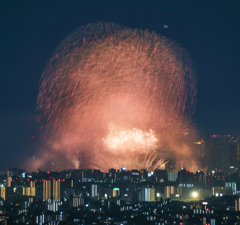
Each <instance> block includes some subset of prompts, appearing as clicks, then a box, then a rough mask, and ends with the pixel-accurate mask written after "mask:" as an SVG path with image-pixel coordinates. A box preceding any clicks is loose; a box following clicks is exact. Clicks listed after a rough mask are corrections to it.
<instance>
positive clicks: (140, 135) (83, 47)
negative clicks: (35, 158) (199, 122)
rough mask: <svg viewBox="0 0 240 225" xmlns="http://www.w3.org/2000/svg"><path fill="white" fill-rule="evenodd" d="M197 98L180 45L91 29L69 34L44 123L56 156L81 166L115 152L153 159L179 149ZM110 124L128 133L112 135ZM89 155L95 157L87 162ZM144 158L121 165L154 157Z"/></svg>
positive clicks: (51, 68)
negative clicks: (153, 154)
mask: <svg viewBox="0 0 240 225" xmlns="http://www.w3.org/2000/svg"><path fill="white" fill-rule="evenodd" d="M195 94H196V89H195V79H194V78H193V76H192V73H191V68H190V60H189V59H188V55H187V54H186V53H185V52H184V50H183V49H181V48H180V47H179V46H177V45H176V44H174V43H173V42H171V41H169V40H167V39H166V38H164V37H161V36H158V35H157V34H155V33H150V32H148V31H142V30H137V29H136V30H131V29H127V28H124V27H122V26H119V25H116V24H114V23H96V24H89V25H87V26H84V27H80V28H79V29H77V30H76V31H75V32H74V33H73V34H71V35H70V36H68V37H67V38H66V39H65V40H64V41H63V42H62V43H61V44H60V45H59V47H58V48H57V50H56V51H55V52H54V54H53V56H52V58H51V59H50V61H49V63H48V65H47V67H46V69H45V71H44V73H43V75H42V79H41V86H40V92H39V96H38V102H37V103H38V107H37V111H38V113H39V116H38V121H39V124H40V128H41V130H42V132H43V134H44V137H45V140H46V141H47V143H48V145H49V148H50V149H51V151H53V152H54V153H55V154H57V153H59V154H60V155H65V156H66V159H68V160H69V161H70V162H72V164H75V167H76V168H78V167H79V165H78V164H79V159H80V158H81V161H82V162H83V161H84V162H85V163H84V165H83V167H90V166H94V165H92V163H93V162H95V161H96V159H95V158H96V157H99V156H100V155H102V154H108V156H109V157H115V156H114V155H112V154H111V152H109V149H111V148H112V149H114V150H115V152H119V155H120V154H125V153H126V150H131V151H133V152H135V153H136V154H141V153H142V152H144V151H147V153H148V154H149V153H150V152H151V151H153V150H154V151H155V150H156V146H159V145H161V148H163V146H171V145H173V143H174V140H176V139H178V137H179V136H180V134H181V133H182V130H183V129H184V128H185V127H188V126H189V121H190V116H191V114H192V112H193V109H194V105H195V102H196V99H195ZM109 124H114V126H115V127H117V128H119V127H121V129H120V130H114V127H112V128H110V129H112V131H111V132H112V133H110V134H109ZM112 126H113V125H112ZM153 131H155V133H154V132H153ZM173 137H174V138H173ZM122 145H124V147H123V146H122ZM110 146H111V148H110ZM140 146H141V147H140ZM123 149H125V150H124V151H122V150H123ZM85 152H90V153H91V154H88V155H86V158H85V159H82V158H84V157H85V154H83V153H85ZM156 154H158V153H157V151H156ZM76 155H79V157H76ZM119 155H118V156H119ZM138 158H139V160H138V162H134V159H133V157H129V158H128V159H126V158H124V159H121V157H118V159H115V160H119V162H120V161H121V160H125V161H127V160H128V161H131V160H132V163H129V165H131V166H130V167H134V163H135V164H136V163H137V164H138V165H140V164H141V160H143V161H144V160H147V159H146V158H145V157H143V159H141V158H142V157H140V156H139V157H138ZM140 159H141V160H140ZM98 160H100V159H99V158H98ZM86 162H87V163H86ZM142 163H143V164H144V162H142ZM120 164H121V163H120ZM107 167H108V165H106V168H107Z"/></svg>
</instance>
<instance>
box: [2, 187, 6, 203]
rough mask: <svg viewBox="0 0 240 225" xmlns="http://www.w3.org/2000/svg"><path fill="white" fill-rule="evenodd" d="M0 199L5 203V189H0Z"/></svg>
mask: <svg viewBox="0 0 240 225" xmlns="http://www.w3.org/2000/svg"><path fill="white" fill-rule="evenodd" d="M1 198H2V199H3V200H4V201H5V200H6V188H5V187H1Z"/></svg>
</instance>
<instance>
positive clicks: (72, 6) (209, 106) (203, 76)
mask: <svg viewBox="0 0 240 225" xmlns="http://www.w3.org/2000/svg"><path fill="white" fill-rule="evenodd" d="M1 10H2V11H3V12H1V17H2V20H1V21H4V22H3V23H2V24H1V28H2V29H1V32H2V33H3V35H1V49H2V51H1V62H2V65H1V78H2V82H1V84H0V103H1V109H0V115H1V119H0V124H1V128H0V136H1V138H0V148H1V152H2V154H3V156H4V158H6V162H5V163H4V166H7V165H8V166H10V165H12V164H13V165H14V164H15V162H16V163H18V161H17V159H18V158H19V160H21V159H22V157H23V156H25V155H29V154H31V155H32V156H34V155H35V152H36V150H37V146H38V145H37V143H38V142H41V139H39V133H38V132H37V125H36V119H35V118H36V112H35V109H36V101H37V95H38V90H39V84H38V83H39V80H40V77H41V75H42V72H43V71H44V68H45V66H46V64H47V61H48V60H49V58H50V56H51V54H52V52H53V51H54V49H55V48H56V47H57V46H58V44H59V43H60V42H61V41H62V40H63V39H64V38H65V37H66V36H67V35H69V34H70V33H71V32H72V31H73V30H75V29H76V28H78V27H80V26H83V25H86V24H88V23H90V22H98V21H101V22H102V21H107V22H114V23H116V24H120V25H123V26H125V27H128V28H131V29H134V28H140V29H142V30H146V29H148V30H149V31H151V32H153V31H155V32H156V33H157V34H160V35H163V36H166V37H167V38H170V39H172V40H173V41H174V42H177V43H179V44H180V45H181V47H183V48H184V49H186V51H187V52H188V53H189V55H190V56H191V58H192V61H193V65H194V68H195V69H194V71H195V73H196V77H197V82H198V84H197V89H198V93H197V99H198V101H197V104H196V107H195V114H194V115H193V117H192V124H193V126H195V127H196V128H197V130H199V134H200V137H201V136H203V135H210V134H211V133H216V134H225V133H226V134H229V133H231V134H234V133H235V132H239V127H240V120H239V116H238V111H239V109H240V106H239V103H238V102H239V95H240V91H239V90H238V86H239V84H240V78H239V75H238V74H239V71H240V67H239V65H237V56H238V55H237V53H238V50H239V46H240V45H239V39H238V32H239V31H238V27H239V21H240V20H239V14H238V11H239V5H237V4H235V3H234V2H233V3H221V2H218V3H193V2H186V3H179V2H175V3H174V2H172V3H169V2H168V3H166V2H165V3H163V2H159V3H154V2H150V3H146V2H142V3H140V4H138V5H136V4H134V3H128V4H127V3H126V4H125V3H123V4H120V2H116V3H109V2H107V1H103V2H101V3H94V4H93V5H91V4H90V3H78V2H77V1H76V2H75V1H73V2H71V3H67V4H64V3H63V2H60V3H58V4H57V3H45V4H44V3H40V1H39V2H35V3H31V2H30V1H29V2H28V1H27V2H25V3H22V4H20V3H18V2H17V1H13V2H12V3H1ZM238 136H239V135H238ZM36 139H37V140H36ZM31 147H32V148H31ZM26 149H27V150H26ZM30 149H31V150H30ZM26 151H27V152H26ZM9 156H11V157H13V158H14V159H11V160H10V159H9ZM11 163H12V164H11Z"/></svg>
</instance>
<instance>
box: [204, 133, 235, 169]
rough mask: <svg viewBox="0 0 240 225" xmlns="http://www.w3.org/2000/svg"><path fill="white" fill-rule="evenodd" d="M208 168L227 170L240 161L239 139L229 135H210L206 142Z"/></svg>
mask: <svg viewBox="0 0 240 225" xmlns="http://www.w3.org/2000/svg"><path fill="white" fill-rule="evenodd" d="M206 148H207V152H206V153H207V154H208V158H210V159H211V161H210V162H209V165H208V166H209V168H210V169H212V170H215V169H217V170H219V169H220V170H222V171H224V172H226V171H228V170H229V169H230V168H236V167H238V166H239V163H240V146H239V139H238V138H235V137H232V136H231V135H211V136H210V139H209V140H208V141H207V144H206Z"/></svg>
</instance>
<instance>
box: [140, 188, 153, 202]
mask: <svg viewBox="0 0 240 225" xmlns="http://www.w3.org/2000/svg"><path fill="white" fill-rule="evenodd" d="M155 199H156V197H155V188H148V187H142V188H141V191H140V192H139V193H138V200H139V201H140V202H154V201H155Z"/></svg>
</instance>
